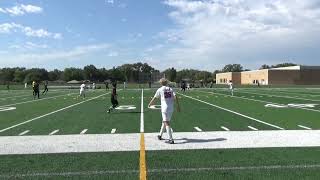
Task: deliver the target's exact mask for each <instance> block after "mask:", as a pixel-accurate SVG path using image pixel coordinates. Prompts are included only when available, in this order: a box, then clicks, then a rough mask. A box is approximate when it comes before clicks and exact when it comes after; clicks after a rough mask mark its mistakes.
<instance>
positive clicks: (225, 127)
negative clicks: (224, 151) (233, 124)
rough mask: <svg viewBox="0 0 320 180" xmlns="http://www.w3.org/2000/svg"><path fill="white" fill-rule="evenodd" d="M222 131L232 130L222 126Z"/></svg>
mask: <svg viewBox="0 0 320 180" xmlns="http://www.w3.org/2000/svg"><path fill="white" fill-rule="evenodd" d="M221 129H224V130H226V131H230V129H228V128H226V127H224V126H221Z"/></svg>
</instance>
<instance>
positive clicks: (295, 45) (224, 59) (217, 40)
mask: <svg viewBox="0 0 320 180" xmlns="http://www.w3.org/2000/svg"><path fill="white" fill-rule="evenodd" d="M164 4H166V5H167V6H169V7H171V12H170V13H169V14H168V15H169V17H170V18H171V19H172V20H173V22H174V23H175V24H176V28H172V29H168V30H167V31H164V32H161V33H159V35H158V36H157V37H158V38H159V37H160V38H163V39H164V40H165V41H166V43H169V44H172V43H174V45H173V46H174V47H172V48H169V49H168V50H167V52H166V53H165V54H166V56H165V57H163V59H167V61H168V63H170V62H171V64H174V62H176V61H184V62H185V63H184V64H183V65H184V66H193V67H195V66H197V68H203V67H204V68H208V65H211V66H212V67H209V68H214V67H217V66H218V67H221V66H222V65H223V64H226V63H242V64H245V65H248V66H251V67H255V66H256V64H259V63H261V62H263V63H268V61H269V60H274V61H277V60H278V61H281V60H283V59H289V58H291V59H294V60H297V61H298V58H301V57H303V56H300V55H299V54H298V53H297V51H296V50H298V49H300V50H302V49H306V46H307V45H308V46H311V47H318V46H319V43H318V42H320V35H319V33H320V3H319V1H318V0H304V1H291V0H261V1H255V0H227V1H225V0H224V1H223V0H201V1H200V0H166V1H165V2H164ZM312 53H314V54H315V56H319V54H317V53H316V52H312ZM301 54H302V53H301ZM314 59H315V57H314ZM317 59H318V58H317ZM304 60H305V59H304ZM300 61H303V60H300ZM305 62H306V61H305ZM251 67H250V68H251Z"/></svg>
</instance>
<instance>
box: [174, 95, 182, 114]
mask: <svg viewBox="0 0 320 180" xmlns="http://www.w3.org/2000/svg"><path fill="white" fill-rule="evenodd" d="M174 100H175V101H176V103H177V106H176V107H177V111H178V112H180V111H181V109H180V104H179V98H178V97H177V95H175V96H174Z"/></svg>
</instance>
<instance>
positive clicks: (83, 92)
mask: <svg viewBox="0 0 320 180" xmlns="http://www.w3.org/2000/svg"><path fill="white" fill-rule="evenodd" d="M85 89H86V85H85V84H84V83H82V84H81V85H80V94H79V97H81V96H83V98H85V97H86V93H85Z"/></svg>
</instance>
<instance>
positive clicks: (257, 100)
mask: <svg viewBox="0 0 320 180" xmlns="http://www.w3.org/2000/svg"><path fill="white" fill-rule="evenodd" d="M199 92H204V93H209V94H212V95H213V94H219V95H222V96H223V95H225V94H222V93H217V92H215V93H213V92H207V91H199ZM229 96H230V97H233V98H239V99H245V100H249V101H256V102H261V103H268V104H276V105H285V104H279V103H274V102H270V101H264V100H259V99H250V98H246V97H244V96H242V97H240V96H231V95H229ZM291 108H296V109H303V110H307V111H314V112H320V110H316V109H309V108H303V107H298V106H291Z"/></svg>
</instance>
